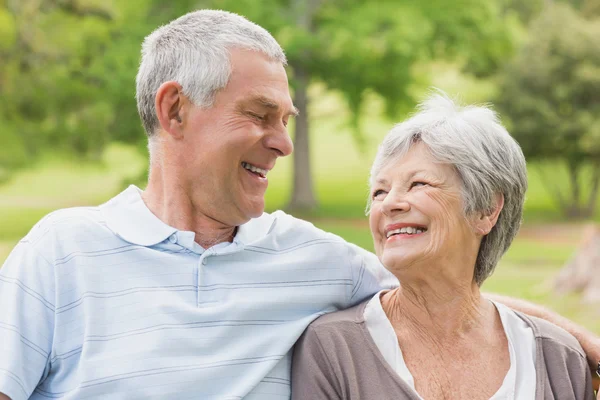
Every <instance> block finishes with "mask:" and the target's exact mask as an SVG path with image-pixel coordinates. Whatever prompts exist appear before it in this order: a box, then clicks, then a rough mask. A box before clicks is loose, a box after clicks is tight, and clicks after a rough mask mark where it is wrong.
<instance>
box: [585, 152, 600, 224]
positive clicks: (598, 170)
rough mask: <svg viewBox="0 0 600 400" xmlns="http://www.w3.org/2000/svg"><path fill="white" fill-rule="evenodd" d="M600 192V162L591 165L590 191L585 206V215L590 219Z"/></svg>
mask: <svg viewBox="0 0 600 400" xmlns="http://www.w3.org/2000/svg"><path fill="white" fill-rule="evenodd" d="M599 191H600V162H599V163H593V164H592V179H591V191H590V197H589V199H588V204H587V210H586V211H587V214H588V215H589V216H590V217H591V216H593V215H594V211H595V210H596V202H597V201H598V192H599Z"/></svg>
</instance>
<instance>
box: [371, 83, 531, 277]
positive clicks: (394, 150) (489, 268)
mask: <svg viewBox="0 0 600 400" xmlns="http://www.w3.org/2000/svg"><path fill="white" fill-rule="evenodd" d="M419 142H421V143H423V144H425V145H426V146H427V148H428V149H429V151H430V152H431V155H432V156H433V158H434V160H436V161H437V162H441V163H448V164H450V165H453V166H454V168H455V170H456V171H457V172H458V175H459V176H460V178H461V181H462V202H463V205H464V214H465V216H468V215H471V214H472V213H475V212H484V213H489V212H492V211H493V210H494V208H495V206H496V195H497V194H502V195H503V196H504V207H503V209H502V211H501V212H500V215H499V217H498V221H497V223H496V225H495V226H494V227H493V228H492V230H491V231H490V233H489V234H488V235H486V236H485V237H484V238H483V240H482V242H481V246H480V248H479V253H478V255H477V261H476V264H475V275H474V278H475V281H476V282H477V284H478V285H481V284H482V283H483V281H484V280H485V279H487V278H488V277H489V276H490V275H491V274H492V272H493V271H494V268H495V267H496V264H497V263H498V261H499V260H500V257H502V255H503V254H504V252H505V251H506V250H507V249H508V247H509V246H510V244H511V242H512V240H513V239H514V238H515V236H516V235H517V232H518V231H519V227H520V225H521V218H522V214H523V203H524V201H525V192H526V191H527V168H526V164H525V157H524V156H523V152H522V151H521V147H520V146H519V145H518V143H517V142H516V141H515V140H514V139H513V138H512V137H511V136H510V135H509V133H508V132H507V131H506V129H505V128H504V127H503V126H502V125H501V124H500V122H499V120H498V117H497V115H496V113H495V112H494V111H492V110H491V109H489V108H487V107H481V106H467V107H461V106H459V105H457V104H455V103H454V102H453V101H452V100H451V99H450V98H448V97H447V96H446V95H445V94H444V93H442V92H438V93H435V94H433V95H431V96H430V97H429V98H428V99H426V100H425V101H424V102H422V103H421V104H420V105H419V106H418V112H417V113H416V114H415V115H414V116H412V117H411V118H410V119H408V120H406V121H405V122H402V123H400V124H398V125H396V126H395V127H394V128H392V130H391V131H390V132H389V133H388V135H387V136H386V137H385V139H384V140H383V142H382V143H381V145H380V146H379V150H378V152H377V155H376V157H375V161H374V163H373V167H372V168H371V178H370V185H371V186H373V184H374V180H375V179H376V177H377V175H378V174H379V172H380V171H381V169H382V168H383V167H384V166H385V165H387V164H388V163H390V162H392V161H396V160H399V159H400V158H402V157H403V156H404V155H405V154H406V153H407V152H408V150H409V149H410V147H411V146H412V145H414V144H415V143H419ZM369 208H370V202H369V205H368V208H367V210H369Z"/></svg>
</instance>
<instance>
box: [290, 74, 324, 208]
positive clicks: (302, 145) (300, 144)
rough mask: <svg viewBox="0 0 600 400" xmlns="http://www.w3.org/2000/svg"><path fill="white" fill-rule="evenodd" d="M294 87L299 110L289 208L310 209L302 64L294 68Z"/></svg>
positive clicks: (305, 81) (313, 204)
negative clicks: (292, 184)
mask: <svg viewBox="0 0 600 400" xmlns="http://www.w3.org/2000/svg"><path fill="white" fill-rule="evenodd" d="M294 77H295V80H296V89H295V95H294V103H295V105H296V107H298V109H299V110H300V115H298V116H297V117H296V119H295V124H296V125H295V126H296V129H295V132H294V186H293V189H292V198H291V200H290V204H289V205H288V208H289V209H292V210H311V209H314V208H316V207H317V200H316V198H315V194H314V188H313V181H312V169H311V166H310V146H309V136H308V132H309V129H308V128H309V122H308V94H307V91H308V83H309V77H308V74H307V73H306V71H305V70H304V68H303V67H302V66H297V67H295V68H294Z"/></svg>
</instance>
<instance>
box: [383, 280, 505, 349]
mask: <svg viewBox="0 0 600 400" xmlns="http://www.w3.org/2000/svg"><path fill="white" fill-rule="evenodd" d="M400 282H401V286H400V287H399V288H397V289H394V290H392V291H389V292H387V293H385V294H384V295H383V296H382V298H381V305H382V307H383V310H384V311H385V313H386V315H387V317H388V319H389V320H390V322H391V323H392V326H393V327H394V330H396V333H397V334H401V332H413V333H415V332H421V333H423V334H425V335H426V336H428V337H429V338H430V339H434V340H436V342H439V341H440V340H442V341H444V342H446V341H451V340H455V339H457V338H461V337H465V336H471V335H472V334H473V333H476V332H479V333H481V331H482V329H483V330H487V328H489V327H494V326H495V323H494V321H495V320H496V311H495V308H494V306H493V304H491V303H490V302H489V301H487V300H485V299H484V298H482V296H481V293H480V291H479V287H478V286H477V284H476V283H474V282H469V283H462V284H457V283H455V282H452V283H449V282H443V279H435V278H433V279H428V280H424V281H422V282H419V283H415V282H410V281H408V280H402V279H401V277H400ZM490 322H491V323H490Z"/></svg>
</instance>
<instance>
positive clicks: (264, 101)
mask: <svg viewBox="0 0 600 400" xmlns="http://www.w3.org/2000/svg"><path fill="white" fill-rule="evenodd" d="M250 101H251V102H253V103H258V104H260V105H261V106H263V107H266V108H270V109H272V110H279V104H277V103H276V102H274V101H273V100H271V99H269V98H268V97H265V96H257V97H254V98H253V99H251V100H250ZM299 113H300V111H299V110H298V108H296V106H292V109H291V110H290V111H288V112H287V115H291V116H293V117H295V116H297V115H298V114H299Z"/></svg>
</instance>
